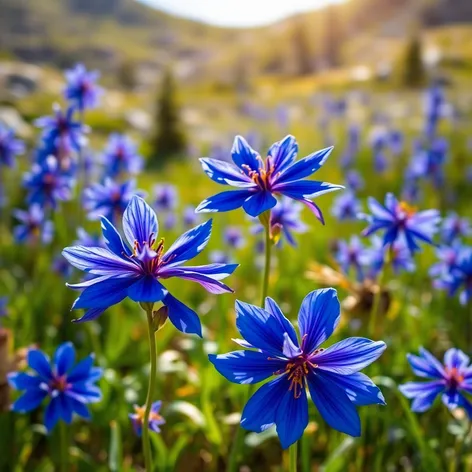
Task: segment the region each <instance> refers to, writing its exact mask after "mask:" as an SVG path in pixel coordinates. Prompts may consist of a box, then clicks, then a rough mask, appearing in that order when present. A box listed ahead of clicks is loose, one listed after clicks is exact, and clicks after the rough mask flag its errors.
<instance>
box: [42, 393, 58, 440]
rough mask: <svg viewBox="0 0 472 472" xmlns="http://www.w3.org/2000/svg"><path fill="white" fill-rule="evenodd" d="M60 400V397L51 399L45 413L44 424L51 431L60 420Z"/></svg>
mask: <svg viewBox="0 0 472 472" xmlns="http://www.w3.org/2000/svg"><path fill="white" fill-rule="evenodd" d="M59 406H60V405H59V400H58V397H55V398H53V399H51V401H50V403H49V405H48V406H47V408H46V411H45V413H44V426H46V429H47V430H48V433H50V432H51V431H52V430H53V429H54V426H56V424H57V422H58V421H59V411H60V410H59Z"/></svg>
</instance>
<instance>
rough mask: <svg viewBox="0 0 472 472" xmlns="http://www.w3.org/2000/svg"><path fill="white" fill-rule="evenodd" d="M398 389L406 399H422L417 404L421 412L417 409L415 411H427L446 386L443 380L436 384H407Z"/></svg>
mask: <svg viewBox="0 0 472 472" xmlns="http://www.w3.org/2000/svg"><path fill="white" fill-rule="evenodd" d="M398 389H399V390H400V392H402V394H403V395H405V397H406V398H414V399H421V400H419V401H418V402H416V404H415V406H416V407H419V408H420V410H416V408H415V410H414V411H425V410H427V409H428V408H429V407H430V406H431V405H432V404H433V402H434V399H435V398H436V397H437V396H438V395H439V394H440V393H442V392H444V390H445V389H446V384H445V382H444V381H441V380H438V381H435V382H407V383H405V384H403V385H399V387H398ZM422 408H423V409H422Z"/></svg>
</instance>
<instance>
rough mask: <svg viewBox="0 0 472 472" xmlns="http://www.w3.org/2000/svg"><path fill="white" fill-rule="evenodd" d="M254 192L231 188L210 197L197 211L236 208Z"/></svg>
mask: <svg viewBox="0 0 472 472" xmlns="http://www.w3.org/2000/svg"><path fill="white" fill-rule="evenodd" d="M253 194H254V192H253V191H251V190H229V191H226V192H221V193H217V194H216V195H213V196H212V197H208V198H206V199H205V200H203V202H201V203H200V205H198V206H197V208H196V209H195V212H196V213H215V212H225V211H231V210H236V208H241V207H242V206H243V204H244V202H245V201H246V200H247V199H248V198H249V197H251V196H252V195H253Z"/></svg>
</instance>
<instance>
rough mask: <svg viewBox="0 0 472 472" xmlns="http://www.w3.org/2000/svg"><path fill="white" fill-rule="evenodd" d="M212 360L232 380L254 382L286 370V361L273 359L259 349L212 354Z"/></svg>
mask: <svg viewBox="0 0 472 472" xmlns="http://www.w3.org/2000/svg"><path fill="white" fill-rule="evenodd" d="M208 358H209V359H210V362H211V363H212V364H213V365H214V366H215V368H216V370H217V371H218V372H219V373H220V374H221V375H223V376H224V377H225V378H226V379H228V380H229V381H230V382H234V383H239V384H253V383H258V382H261V381H262V380H265V379H267V378H268V377H271V376H272V375H274V373H275V372H277V371H279V370H282V371H284V370H285V367H286V364H287V362H286V361H280V360H275V359H274V360H272V359H270V358H268V357H267V354H263V353H262V352H258V351H233V352H228V353H227V354H218V355H215V354H210V355H209V356H208Z"/></svg>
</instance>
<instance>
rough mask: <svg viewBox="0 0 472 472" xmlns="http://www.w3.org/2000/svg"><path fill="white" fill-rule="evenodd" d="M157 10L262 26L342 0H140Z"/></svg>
mask: <svg viewBox="0 0 472 472" xmlns="http://www.w3.org/2000/svg"><path fill="white" fill-rule="evenodd" d="M140 1H142V2H144V3H148V4H150V5H152V6H154V7H156V8H158V9H160V10H164V11H167V12H169V13H173V14H176V15H179V16H183V17H186V18H191V19H196V20H200V21H204V22H206V23H211V24H215V25H219V26H233V27H244V26H247V27H249V26H261V25H266V24H269V23H273V22H274V21H277V20H281V19H282V18H285V17H287V16H290V15H293V14H296V13H301V12H304V11H310V10H314V9H316V8H320V7H322V6H325V5H326V4H328V3H340V2H341V1H342V0H140Z"/></svg>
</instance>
